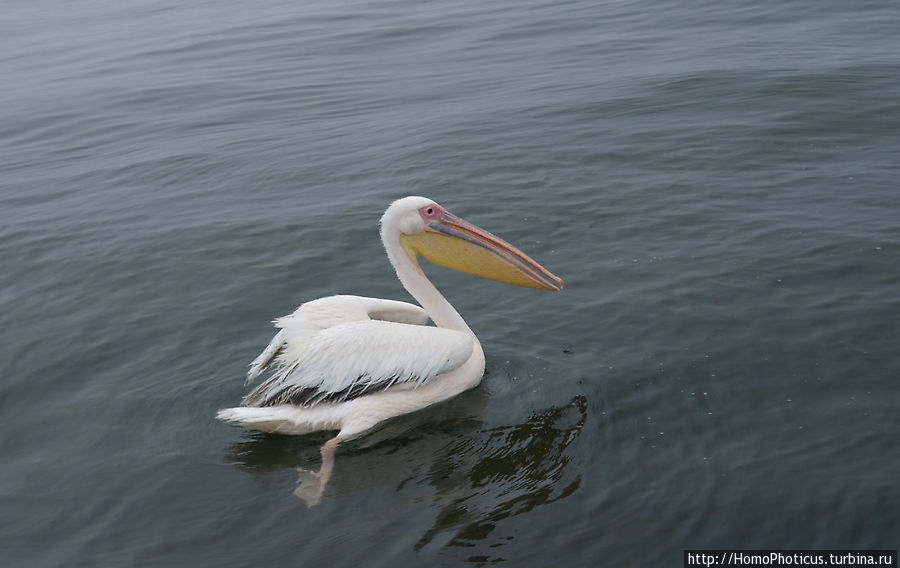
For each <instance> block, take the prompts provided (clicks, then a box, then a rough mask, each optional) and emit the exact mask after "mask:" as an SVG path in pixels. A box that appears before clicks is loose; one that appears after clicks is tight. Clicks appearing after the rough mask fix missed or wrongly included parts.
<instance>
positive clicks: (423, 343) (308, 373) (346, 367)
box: [244, 307, 472, 406]
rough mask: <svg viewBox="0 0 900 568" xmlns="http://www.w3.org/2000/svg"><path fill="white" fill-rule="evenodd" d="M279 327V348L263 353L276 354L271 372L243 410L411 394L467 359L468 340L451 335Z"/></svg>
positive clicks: (292, 323)
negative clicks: (395, 391)
mask: <svg viewBox="0 0 900 568" xmlns="http://www.w3.org/2000/svg"><path fill="white" fill-rule="evenodd" d="M301 309H302V307H301ZM278 324H279V325H280V326H281V327H282V330H281V332H279V335H282V338H281V345H280V346H278V347H276V348H273V347H272V345H271V344H270V348H269V349H267V350H266V351H264V352H263V354H266V353H267V352H269V351H271V350H272V349H275V351H272V353H273V355H274V356H273V358H274V365H275V366H276V369H275V371H274V373H273V374H272V376H271V377H269V378H268V379H267V380H266V381H265V382H263V383H262V384H260V385H259V386H258V387H257V388H256V389H255V390H254V391H253V392H251V393H250V394H249V395H247V397H246V398H245V399H244V404H245V405H247V406H271V405H275V404H297V405H301V406H308V405H312V404H316V403H319V402H334V401H339V400H348V399H350V398H355V397H357V396H361V395H363V394H367V393H371V392H374V391H378V390H384V389H387V388H415V387H416V386H419V385H421V384H423V383H425V382H427V381H429V380H431V379H433V378H435V377H437V376H438V375H441V374H443V373H446V372H448V371H450V370H452V369H455V368H456V367H459V366H460V365H462V364H463V363H464V362H465V361H466V360H467V359H468V358H469V356H470V355H471V354H472V338H471V337H470V336H469V335H468V334H466V333H463V332H460V331H454V330H450V329H443V328H437V327H426V326H422V325H413V324H406V323H396V322H389V321H380V320H369V319H365V320H363V321H348V322H346V323H340V324H337V325H333V326H331V327H327V328H324V329H318V330H313V329H311V327H310V325H309V322H308V321H304V320H302V319H301V318H294V317H289V318H282V319H281V320H278ZM273 343H274V340H273ZM260 357H262V355H261V356H260Z"/></svg>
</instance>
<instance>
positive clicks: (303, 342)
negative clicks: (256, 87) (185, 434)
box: [218, 197, 563, 503]
mask: <svg viewBox="0 0 900 568" xmlns="http://www.w3.org/2000/svg"><path fill="white" fill-rule="evenodd" d="M381 240H382V243H383V245H384V248H385V251H386V252H387V255H388V259H389V260H390V262H391V264H392V265H393V266H394V268H395V270H396V272H397V277H398V278H399V279H400V281H401V283H402V284H403V286H404V287H405V288H406V289H407V291H409V293H410V294H411V295H412V296H413V297H414V298H415V299H416V300H417V301H418V302H419V303H420V304H421V306H422V307H419V306H415V305H413V304H408V303H406V302H398V301H394V300H381V299H377V298H365V297H361V296H330V297H327V298H321V299H318V300H313V301H311V302H307V303H305V304H303V305H302V306H300V307H299V308H298V309H297V310H296V311H295V312H294V313H292V314H291V315H288V316H285V317H282V318H279V319H277V320H275V325H276V327H278V328H280V331H279V332H278V333H277V334H276V335H275V337H274V338H273V339H272V341H271V342H270V343H269V345H268V346H267V347H266V349H264V350H263V352H262V353H261V354H260V355H259V356H258V357H257V358H256V359H254V360H253V362H252V363H251V364H250V370H249V372H248V373H247V381H248V382H251V381H253V380H254V379H256V378H257V377H258V376H259V375H260V374H261V373H263V372H264V371H265V370H267V369H271V370H272V373H271V375H270V376H269V377H268V378H267V379H266V380H265V381H263V382H262V383H261V384H260V385H259V386H257V387H256V388H255V389H254V390H253V391H252V392H251V393H250V394H248V395H247V396H246V397H245V398H244V400H243V406H240V407H236V408H228V409H224V410H220V411H219V413H218V417H219V418H221V419H223V420H228V421H232V422H237V423H239V424H241V425H243V426H247V427H250V428H255V429H258V430H263V431H268V432H278V433H284V434H305V433H308V432H313V431H318V430H338V434H337V436H336V437H334V438H332V439H331V440H329V442H328V443H326V444H325V446H323V448H322V457H323V461H322V468H321V470H320V471H319V472H318V473H317V474H315V475H314V478H315V479H317V480H318V487H317V488H315V489H314V490H313V491H312V493H310V494H309V495H307V496H306V497H304V498H306V499H307V502H309V503H314V502H317V501H318V498H319V497H320V495H321V491H322V488H323V487H324V484H325V483H326V482H327V480H328V477H329V475H330V471H331V463H332V460H333V455H334V450H335V448H336V447H337V445H338V444H339V443H340V442H341V441H343V440H346V439H350V438H354V437H357V436H359V435H362V434H364V433H365V432H366V431H368V430H370V429H371V428H372V427H374V426H376V425H377V424H378V423H380V422H382V421H384V420H386V419H388V418H391V417H394V416H398V415H401V414H406V413H409V412H414V411H416V410H419V409H421V408H424V407H426V406H429V405H431V404H434V403H436V402H439V401H442V400H445V399H447V398H450V397H452V396H455V395H457V394H459V393H460V392H462V391H464V390H466V389H469V388H472V387H474V386H475V385H477V384H478V383H479V382H480V381H481V377H482V375H483V373H484V352H483V351H482V348H481V344H480V343H479V342H478V339H477V338H476V337H475V334H474V333H472V330H471V329H469V327H468V325H466V323H465V321H464V320H463V318H462V317H461V316H460V315H459V314H458V313H457V312H456V310H455V309H454V308H453V306H452V305H450V303H449V302H447V300H446V299H445V298H444V297H443V296H442V295H441V293H440V292H439V291H438V290H437V289H436V288H435V287H434V286H433V285H432V284H431V282H430V281H429V280H428V278H427V277H426V276H425V274H424V273H423V272H422V269H421V268H420V266H419V263H418V257H419V256H424V257H425V258H427V259H429V260H431V261H432V262H434V263H436V264H441V265H444V266H448V267H450V268H456V269H458V270H463V271H465V272H470V273H472V274H476V275H478V276H482V277H486V278H493V279H496V280H499V281H502V282H507V283H510V284H516V285H520V286H528V287H532V288H541V289H547V290H559V289H561V288H562V285H563V282H562V280H561V279H560V278H558V277H556V276H554V275H553V274H551V273H550V272H549V271H547V270H546V269H545V268H543V267H541V266H540V265H539V264H537V263H536V262H535V261H533V260H532V259H530V258H529V257H528V256H526V255H525V254H524V253H522V252H521V251H519V250H517V249H516V248H515V247H513V246H511V245H509V244H508V243H506V242H504V241H502V240H500V239H499V238H497V237H495V236H493V235H491V234H490V233H488V232H486V231H484V230H482V229H479V228H478V227H475V226H474V225H471V224H469V223H466V222H465V221H463V220H461V219H459V218H458V217H455V216H453V215H451V214H450V213H448V212H447V211H446V210H445V209H444V208H442V207H441V206H440V205H438V204H437V203H435V202H434V201H432V200H430V199H426V198H424V197H406V198H404V199H400V200H398V201H395V202H394V203H392V204H391V205H390V207H388V209H387V211H385V213H384V215H383V216H382V218H381ZM429 318H430V319H431V320H432V321H433V322H434V324H435V326H428V325H426V324H427V322H428V320H429Z"/></svg>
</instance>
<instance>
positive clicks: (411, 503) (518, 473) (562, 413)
mask: <svg viewBox="0 0 900 568" xmlns="http://www.w3.org/2000/svg"><path fill="white" fill-rule="evenodd" d="M487 398H488V397H487V394H486V393H485V392H484V391H483V390H482V389H475V390H474V391H470V392H468V393H464V394H463V395H462V396H460V397H457V398H456V399H454V400H453V401H449V402H448V403H445V404H443V405H440V406H436V407H434V408H432V409H428V410H426V411H424V412H419V413H416V414H412V415H408V416H404V417H400V418H398V419H396V420H393V421H391V422H389V423H388V424H387V425H386V426H385V427H384V428H381V429H380V430H378V431H376V432H373V433H372V434H370V435H369V436H367V437H365V438H363V439H361V440H358V441H356V442H355V443H354V445H352V446H349V447H346V448H344V447H342V448H341V450H339V452H338V457H337V460H336V465H335V476H334V479H333V482H334V487H332V488H331V490H330V493H331V495H329V494H328V493H326V496H325V499H329V498H332V499H337V498H339V497H338V496H336V495H334V493H335V492H337V493H338V494H341V493H350V492H353V491H359V490H365V489H366V488H372V487H374V486H375V485H382V486H383V485H392V484H394V485H395V487H396V492H397V493H396V495H395V497H396V499H397V503H392V505H398V506H401V508H402V504H405V506H408V507H421V506H422V502H423V501H425V502H428V501H431V502H432V506H433V507H434V508H435V511H436V516H435V520H434V522H433V524H432V526H431V527H429V528H428V529H427V530H425V531H424V533H423V534H422V536H421V538H420V539H419V540H418V542H417V544H416V549H425V548H429V549H430V548H433V547H438V548H443V547H469V548H481V547H482V546H483V545H484V546H486V548H487V549H488V550H489V551H490V553H489V554H487V555H484V556H479V555H477V554H476V555H473V556H470V557H469V560H470V561H472V562H489V561H497V560H502V559H501V558H498V557H495V556H493V554H494V553H495V549H496V548H497V547H498V546H501V545H502V544H503V543H504V542H506V541H507V540H509V539H510V538H511V537H509V536H504V535H497V534H495V529H496V528H497V525H498V523H499V522H500V521H502V520H503V519H506V518H509V517H514V516H516V515H520V514H523V513H528V512H530V511H532V510H533V509H534V508H536V507H538V506H540V505H544V504H549V503H554V502H557V501H560V500H562V499H565V498H566V497H569V496H570V495H572V494H573V493H575V491H576V490H577V489H578V488H579V486H580V485H581V474H582V471H581V464H580V463H579V458H578V457H577V456H578V454H577V452H575V451H574V449H571V448H570V446H571V445H572V443H573V442H575V440H577V438H578V436H579V435H580V433H581V430H582V428H583V426H584V423H585V420H586V419H587V408H588V404H587V400H586V399H585V397H583V396H577V397H575V398H573V399H572V400H571V401H570V402H569V403H567V404H565V405H563V406H559V407H549V408H546V409H543V410H540V411H537V412H534V413H533V414H532V415H531V416H529V417H528V419H527V420H526V421H525V422H523V423H521V424H515V425H511V426H500V427H491V428H485V427H484V426H483V423H482V421H481V416H482V413H483V409H484V406H485V404H486V402H487ZM328 437H329V435H328V434H327V433H324V434H321V435H310V436H303V437H300V438H297V437H292V436H279V435H273V434H264V433H260V432H252V433H248V438H247V439H246V440H245V441H242V442H239V443H237V444H234V445H233V446H232V447H231V448H230V450H229V452H228V455H227V457H226V460H227V461H229V462H231V463H234V464H236V465H238V466H239V467H242V468H245V469H249V470H251V471H256V472H266V471H274V470H280V469H284V468H297V467H310V466H314V465H315V464H316V462H317V460H318V458H319V446H320V445H321V443H322V442H324V441H325V440H327V439H328ZM386 448H387V449H386ZM397 448H407V449H410V451H411V452H412V453H414V454H417V455H429V454H430V455H431V456H432V457H431V460H432V461H431V463H430V464H428V463H427V462H425V463H421V465H411V464H410V463H409V461H408V460H406V459H398V460H396V463H394V462H390V463H385V461H381V462H380V463H379V464H378V465H379V467H380V468H381V471H379V475H371V470H372V467H374V466H373V465H372V464H371V463H369V462H370V461H371V460H372V459H375V458H373V457H372V455H373V454H375V453H376V452H377V450H379V449H380V450H381V451H382V453H387V454H390V453H393V452H394V451H395V450H396V449H397ZM342 452H343V455H342ZM376 461H377V460H376ZM411 470H418V471H412V475H413V478H412V480H413V481H415V483H407V482H408V481H410V479H411V478H410V475H411ZM410 486H418V487H421V486H425V487H431V488H432V490H431V491H429V493H430V495H426V496H422V495H419V496H418V497H419V498H414V499H410V498H409V496H408V495H405V494H403V493H404V492H407V491H409V489H408V488H409V487H410ZM382 522H383V519H382ZM473 552H475V550H473Z"/></svg>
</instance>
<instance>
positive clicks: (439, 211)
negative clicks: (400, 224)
mask: <svg viewBox="0 0 900 568" xmlns="http://www.w3.org/2000/svg"><path fill="white" fill-rule="evenodd" d="M444 213H445V211H444V208H443V207H441V206H440V205H438V204H436V203H433V204H431V205H426V206H425V207H422V208H421V209H419V215H421V216H422V219H424V220H425V222H426V223H428V222H430V221H435V220H437V219H440V218H441V216H443V215H444Z"/></svg>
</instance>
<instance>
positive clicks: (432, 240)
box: [381, 197, 564, 291]
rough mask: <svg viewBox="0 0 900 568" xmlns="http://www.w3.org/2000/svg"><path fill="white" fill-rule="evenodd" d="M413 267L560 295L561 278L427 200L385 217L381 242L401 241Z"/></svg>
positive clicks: (413, 200) (407, 202)
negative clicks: (420, 264) (425, 264)
mask: <svg viewBox="0 0 900 568" xmlns="http://www.w3.org/2000/svg"><path fill="white" fill-rule="evenodd" d="M397 233H399V239H400V244H401V245H402V246H403V249H404V250H405V251H406V254H408V255H409V257H410V258H411V259H412V260H413V261H414V262H415V261H416V259H417V257H419V256H423V257H425V258H427V259H428V260H429V261H430V262H432V263H434V264H439V265H441V266H446V267H447V268H452V269H454V270H460V271H462V272H468V273H469V274H474V275H476V276H481V277H482V278H489V279H491V280H497V281H499V282H505V283H507V284H515V285H516V286H525V287H527V288H540V289H542V290H555V291H559V290H561V289H562V287H563V284H564V283H563V280H562V278H560V277H558V276H555V275H554V274H553V273H552V272H550V271H549V270H547V269H546V268H544V267H543V266H541V265H540V264H538V263H537V262H535V261H534V260H532V259H531V258H530V257H528V255H526V254H525V253H523V252H522V251H520V250H519V249H517V248H516V247H514V246H512V245H511V244H509V243H507V242H506V241H503V240H502V239H500V238H498V237H495V236H494V235H492V234H490V233H489V232H487V231H485V230H484V229H480V228H478V227H476V226H475V225H472V224H471V223H468V222H466V221H463V220H462V219H460V218H459V217H457V216H455V215H452V214H451V213H450V212H449V211H447V210H446V209H444V208H443V207H441V206H440V205H438V204H437V203H435V202H434V201H432V200H431V199H427V198H425V197H404V198H403V199H399V200H397V201H395V202H393V203H392V204H391V206H390V207H388V209H387V211H385V212H384V215H383V216H382V217H381V237H382V240H383V241H384V242H385V243H387V242H388V239H394V238H398V235H397Z"/></svg>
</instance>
